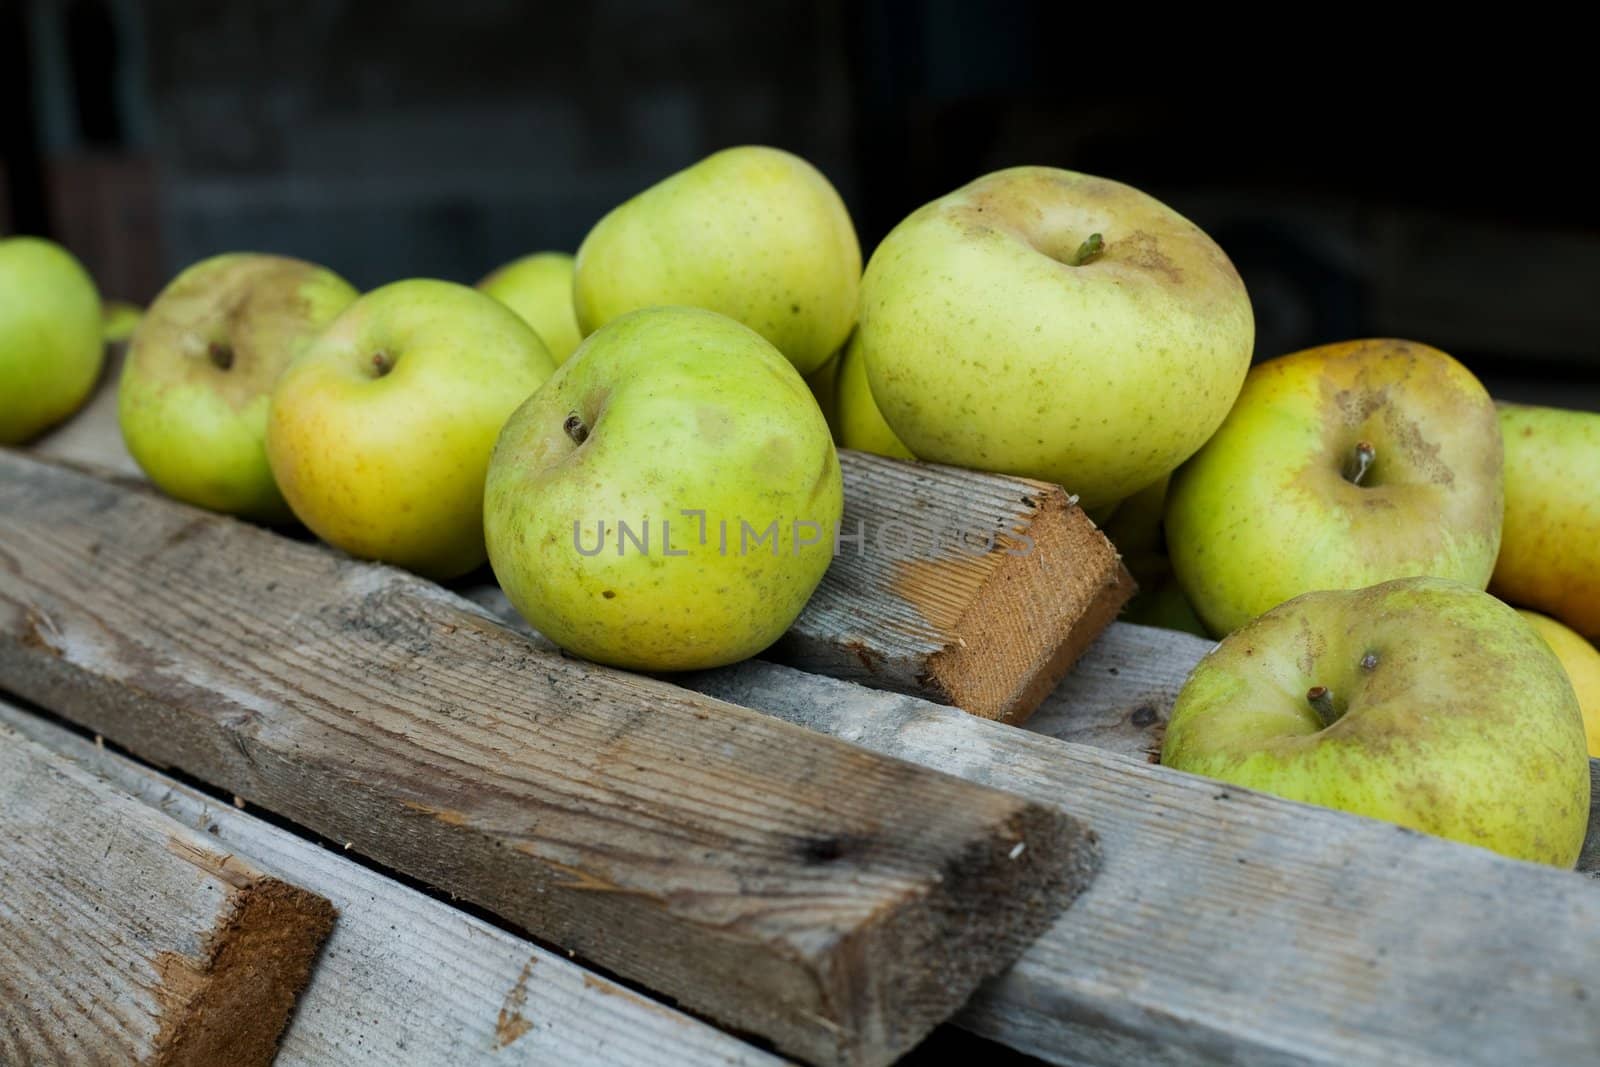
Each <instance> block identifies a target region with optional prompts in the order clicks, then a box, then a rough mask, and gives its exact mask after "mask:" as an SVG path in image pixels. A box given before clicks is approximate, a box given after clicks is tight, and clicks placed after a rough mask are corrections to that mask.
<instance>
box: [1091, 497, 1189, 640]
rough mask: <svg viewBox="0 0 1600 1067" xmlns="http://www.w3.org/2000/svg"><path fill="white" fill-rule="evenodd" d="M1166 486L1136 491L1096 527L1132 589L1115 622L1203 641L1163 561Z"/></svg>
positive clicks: (1186, 601) (1166, 561) (1167, 562)
mask: <svg viewBox="0 0 1600 1067" xmlns="http://www.w3.org/2000/svg"><path fill="white" fill-rule="evenodd" d="M1170 481H1171V478H1170V477H1162V478H1161V479H1159V480H1158V481H1156V482H1153V483H1152V484H1150V485H1148V486H1146V487H1145V488H1143V489H1141V490H1139V491H1138V492H1137V493H1135V494H1133V495H1132V496H1130V497H1129V498H1128V499H1126V500H1124V501H1122V502H1121V503H1119V504H1118V505H1117V506H1116V508H1115V509H1114V510H1113V511H1112V512H1111V514H1110V515H1109V516H1108V517H1107V518H1106V519H1105V520H1104V521H1102V522H1100V523H1099V524H1098V525H1099V526H1100V532H1101V533H1103V534H1105V535H1106V537H1107V539H1109V540H1110V542H1111V544H1112V545H1113V546H1114V547H1115V548H1116V550H1117V554H1118V555H1120V556H1121V557H1122V562H1123V564H1124V565H1125V566H1126V567H1127V568H1128V573H1130V574H1132V575H1133V580H1134V582H1135V583H1136V584H1137V586H1138V591H1137V592H1136V593H1135V594H1134V595H1133V598H1132V599H1131V600H1129V601H1128V602H1127V603H1126V604H1125V605H1123V608H1122V614H1121V615H1120V616H1119V618H1120V619H1121V620H1122V621H1123V622H1132V623H1137V624H1139V625H1140V626H1158V627H1160V628H1161V629H1163V630H1181V631H1183V632H1184V633H1191V634H1196V635H1198V636H1200V637H1206V636H1209V635H1208V634H1207V632H1206V628H1205V626H1204V624H1202V623H1201V622H1200V617H1199V616H1198V615H1196V614H1195V610H1194V607H1193V605H1191V604H1190V603H1189V598H1188V597H1187V596H1185V595H1184V592H1183V588H1182V587H1181V586H1180V585H1178V580H1177V578H1176V577H1174V575H1173V573H1172V561H1171V560H1170V559H1169V558H1168V557H1167V543H1166V534H1165V531H1164V530H1163V528H1162V515H1163V513H1164V512H1165V510H1166V501H1167V485H1168V483H1169V482H1170Z"/></svg>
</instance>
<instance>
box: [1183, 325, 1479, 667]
mask: <svg viewBox="0 0 1600 1067" xmlns="http://www.w3.org/2000/svg"><path fill="white" fill-rule="evenodd" d="M1501 483H1502V474H1501V448H1500V431H1499V425H1498V423H1497V422H1496V419H1495V410H1494V402H1493V401H1492V400H1490V399H1489V394H1488V393H1487V392H1485V391H1484V388H1483V386H1482V385H1481V384H1480V383H1479V382H1478V380H1477V379H1476V378H1474V377H1473V376H1472V374H1471V372H1469V371H1468V370H1467V369H1466V368H1465V367H1463V366H1462V365H1461V364H1460V363H1457V362H1456V361H1455V360H1454V359H1452V358H1450V357H1449V356H1448V355H1446V354H1445V353H1443V352H1440V351H1439V350H1438V349H1435V348H1429V347H1428V346H1427V345H1422V344H1417V343H1415V342H1412V341H1400V340H1389V339H1377V340H1362V341H1347V342H1343V343H1340V344H1332V345H1324V346H1322V347H1320V348H1312V349H1308V350H1306V351H1304V352H1297V353H1295V354H1293V355H1288V356H1282V357H1280V358H1278V359H1272V360H1268V361H1267V362H1265V363H1261V364H1258V365H1257V366H1256V367H1254V368H1253V369H1252V370H1251V371H1250V375H1249V377H1248V378H1247V379H1246V380H1245V385H1244V390H1243V391H1242V392H1241V393H1240V394H1239V399H1238V401H1237V402H1236V403H1235V404H1234V406H1233V410H1232V411H1231V412H1229V413H1228V418H1227V420H1226V421H1224V422H1223V424H1222V427H1221V428H1220V429H1219V430H1217V432H1216V434H1215V435H1214V436H1213V437H1212V438H1211V440H1209V441H1207V442H1206V445H1205V447H1204V448H1202V449H1201V450H1200V451H1199V452H1198V453H1196V455H1195V456H1194V458H1193V459H1191V460H1190V461H1189V462H1188V463H1186V464H1185V465H1184V466H1183V467H1182V468H1180V469H1179V470H1178V472H1177V473H1176V474H1175V475H1174V476H1173V479H1172V484H1171V486H1170V487H1169V489H1168V491H1167V512H1166V535H1167V550H1168V552H1169V554H1170V556H1171V559H1172V566H1173V570H1174V572H1175V573H1176V574H1177V577H1178V581H1179V583H1180V584H1181V585H1182V586H1183V589H1184V592H1185V593H1186V594H1187V595H1188V598H1189V601H1190V603H1192V604H1193V605H1194V608H1195V610H1196V611H1197V612H1198V613H1199V615H1200V618H1201V619H1202V620H1204V622H1205V624H1206V626H1207V628H1209V629H1210V631H1211V632H1212V633H1213V634H1215V635H1217V636H1221V635H1223V634H1226V633H1229V632H1231V631H1233V630H1235V629H1237V628H1238V627H1240V626H1242V625H1244V624H1245V623H1246V622H1248V621H1249V620H1250V619H1252V618H1254V617H1255V616H1257V615H1259V614H1261V613H1262V612H1264V611H1266V610H1268V609H1269V608H1272V607H1275V606H1277V605H1278V604H1281V603H1283V602H1284V601H1285V600H1288V599H1290V598H1291V597H1295V596H1298V595H1300V594H1301V593H1306V592H1310V591H1312V590H1318V589H1357V588H1362V587H1364V586H1369V585H1373V584H1376V583H1378V582H1382V581H1387V580H1389V579H1392V578H1405V577H1412V576H1418V575H1432V576H1435V577H1439V578H1449V579H1452V580H1454V581H1458V582H1462V583H1465V584H1467V585H1470V586H1473V587H1474V588H1477V589H1483V588H1484V587H1485V586H1487V584H1488V582H1489V574H1490V572H1491V571H1492V570H1493V569H1494V561H1495V555H1496V553H1497V552H1498V550H1499V547H1500V518H1501V512H1502V508H1503V503H1502V486H1501Z"/></svg>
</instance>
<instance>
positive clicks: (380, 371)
mask: <svg viewBox="0 0 1600 1067" xmlns="http://www.w3.org/2000/svg"><path fill="white" fill-rule="evenodd" d="M372 370H373V373H374V374H376V375H377V376H378V377H379V378H382V377H383V376H384V375H385V374H388V373H389V372H390V371H392V370H394V358H393V357H392V356H390V355H389V353H387V352H384V351H382V350H379V351H377V352H374V353H372Z"/></svg>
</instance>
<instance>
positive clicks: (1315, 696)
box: [1306, 685, 1339, 728]
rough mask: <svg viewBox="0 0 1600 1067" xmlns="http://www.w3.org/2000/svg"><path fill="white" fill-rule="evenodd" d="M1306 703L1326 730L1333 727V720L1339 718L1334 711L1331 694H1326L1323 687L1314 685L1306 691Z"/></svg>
mask: <svg viewBox="0 0 1600 1067" xmlns="http://www.w3.org/2000/svg"><path fill="white" fill-rule="evenodd" d="M1306 703H1308V704H1310V705H1311V710H1312V711H1314V712H1316V713H1317V718H1319V719H1321V720H1322V725H1323V726H1324V727H1325V728H1326V727H1329V726H1332V725H1333V720H1335V719H1337V718H1338V717H1339V713H1338V712H1337V711H1336V710H1334V706H1333V694H1332V693H1330V692H1328V687H1327V686H1325V685H1314V686H1312V687H1311V688H1310V689H1308V690H1307V691H1306Z"/></svg>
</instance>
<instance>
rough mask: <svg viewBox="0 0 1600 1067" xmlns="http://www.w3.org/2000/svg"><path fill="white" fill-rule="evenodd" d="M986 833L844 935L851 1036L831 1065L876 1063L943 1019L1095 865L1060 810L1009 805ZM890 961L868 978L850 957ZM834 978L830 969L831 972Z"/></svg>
mask: <svg viewBox="0 0 1600 1067" xmlns="http://www.w3.org/2000/svg"><path fill="white" fill-rule="evenodd" d="M1013 805H1014V808H1013V811H1012V812H1011V814H1010V816H1009V817H1007V818H1005V819H1004V820H1002V821H1001V822H1000V824H999V825H998V826H997V827H996V828H995V831H994V832H992V833H988V834H984V835H981V836H974V837H972V838H970V839H969V840H968V841H967V842H966V843H965V844H964V845H963V846H962V847H960V848H959V849H956V850H953V851H952V852H951V853H950V854H949V856H948V857H947V860H946V862H945V864H944V866H943V869H942V871H941V872H940V877H939V879H938V881H937V882H936V883H935V884H933V885H932V886H931V887H930V889H929V891H928V894H927V897H926V899H925V900H924V901H923V902H922V903H921V905H920V906H918V907H905V908H898V909H895V910H893V911H891V912H887V913H885V914H884V915H883V917H882V918H881V920H880V921H879V922H877V923H875V924H873V925H872V926H869V927H866V928H864V929H859V930H856V931H853V932H852V934H851V935H850V936H849V937H848V938H847V939H846V940H845V942H844V943H842V944H841V945H839V946H838V951H836V952H835V953H834V954H833V957H832V959H833V960H834V961H836V962H838V963H839V964H840V967H839V972H842V976H843V977H845V978H848V977H850V976H851V971H852V970H853V973H854V978H856V979H858V980H859V979H860V978H862V977H868V976H869V977H870V981H869V982H868V983H867V984H866V985H865V986H861V987H858V988H856V989H855V991H854V994H853V997H852V999H853V1000H854V1002H855V1005H856V1007H855V1008H854V1010H852V1011H851V1013H850V1017H849V1018H848V1020H841V1022H846V1023H847V1025H846V1026H845V1027H844V1030H845V1032H850V1031H853V1032H854V1033H855V1035H856V1036H855V1037H854V1038H853V1039H852V1041H851V1042H850V1043H849V1044H841V1045H840V1047H839V1049H838V1054H837V1056H835V1057H833V1061H834V1062H839V1063H848V1064H883V1063H890V1062H893V1061H894V1060H895V1059H896V1058H897V1057H898V1056H900V1055H902V1054H904V1053H905V1052H907V1051H909V1050H910V1049H911V1048H912V1047H914V1046H915V1045H916V1044H917V1042H919V1041H920V1040H921V1039H922V1038H924V1037H925V1036H927V1034H928V1033H929V1032H930V1031H931V1030H932V1029H933V1028H934V1027H935V1026H937V1025H938V1024H939V1023H941V1022H943V1021H944V1020H946V1019H948V1018H949V1017H950V1015H951V1013H952V1012H953V1011H955V1010H956V1009H957V1008H959V1007H960V1006H961V1005H962V1004H963V1003H965V1002H966V1000H967V999H968V998H969V997H970V996H971V994H972V993H973V992H974V991H975V990H976V989H977V988H978V986H979V985H981V984H982V983H983V982H984V981H985V980H986V979H988V978H991V977H993V976H995V975H997V974H999V973H1000V972H1002V971H1004V970H1005V969H1006V968H1007V967H1009V966H1010V965H1011V964H1012V963H1014V962H1016V960H1017V959H1018V958H1019V957H1020V956H1021V955H1022V954H1023V952H1024V951H1026V950H1027V948H1028V946H1029V945H1031V944H1032V943H1033V941H1034V940H1035V939H1036V938H1038V937H1039V935H1041V934H1042V933H1044V932H1045V931H1046V930H1047V929H1049V927H1050V926H1051V924H1052V923H1053V922H1054V921H1055V920H1056V919H1057V918H1058V917H1059V916H1060V915H1061V913H1062V912H1063V911H1065V910H1066V909H1067V907H1068V906H1069V905H1070V904H1071V903H1072V901H1073V900H1075V899H1076V898H1077V896H1078V895H1079V894H1080V893H1082V892H1083V890H1084V889H1085V888H1087V886H1088V885H1089V883H1090V881H1091V880H1092V879H1093V877H1094V874H1095V872H1096V871H1097V870H1098V869H1099V866H1100V846H1099V841H1098V839H1097V838H1096V837H1095V834H1094V831H1093V830H1091V829H1089V828H1088V827H1087V826H1086V825H1085V824H1084V823H1082V822H1080V821H1079V820H1077V819H1075V818H1072V817H1071V816H1068V815H1067V814H1066V813H1064V812H1062V811H1060V810H1059V809H1055V808H1049V807H1045V806H1043V805H1039V804H1034V803H1031V802H1028V801H1025V800H1022V799H1020V798H1016V799H1014V800H1013ZM863 956H866V957H868V958H878V959H887V960H892V961H894V964H893V966H891V967H888V968H883V969H879V970H876V971H871V972H863V971H862V970H861V969H860V968H853V969H852V968H850V966H849V961H851V960H854V959H858V958H861V957H863ZM836 973H837V972H836Z"/></svg>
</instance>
